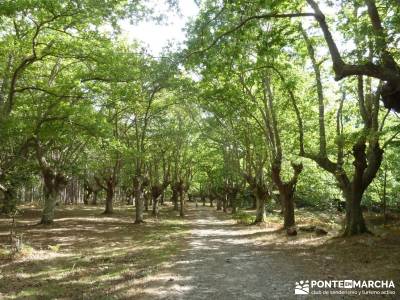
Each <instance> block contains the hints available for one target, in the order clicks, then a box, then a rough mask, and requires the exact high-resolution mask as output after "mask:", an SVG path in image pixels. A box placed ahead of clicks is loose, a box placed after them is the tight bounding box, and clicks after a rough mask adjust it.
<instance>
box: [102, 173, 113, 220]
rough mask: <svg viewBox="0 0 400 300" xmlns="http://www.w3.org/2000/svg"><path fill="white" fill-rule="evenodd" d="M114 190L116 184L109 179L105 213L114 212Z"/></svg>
mask: <svg viewBox="0 0 400 300" xmlns="http://www.w3.org/2000/svg"><path fill="white" fill-rule="evenodd" d="M114 191H115V186H114V184H113V183H112V181H111V180H109V181H107V190H106V209H105V210H104V212H103V214H105V215H111V214H112V213H113V212H114V208H113V199H114Z"/></svg>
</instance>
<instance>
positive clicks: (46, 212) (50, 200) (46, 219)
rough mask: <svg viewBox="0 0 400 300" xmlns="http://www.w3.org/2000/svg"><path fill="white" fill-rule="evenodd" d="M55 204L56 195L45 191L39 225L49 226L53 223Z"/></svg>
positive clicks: (52, 191) (51, 191)
mask: <svg viewBox="0 0 400 300" xmlns="http://www.w3.org/2000/svg"><path fill="white" fill-rule="evenodd" d="M56 203H57V193H56V191H54V190H50V191H49V190H47V191H45V193H44V208H43V213H42V219H41V221H40V224H44V225H49V224H52V223H53V222H54V211H55V208H56Z"/></svg>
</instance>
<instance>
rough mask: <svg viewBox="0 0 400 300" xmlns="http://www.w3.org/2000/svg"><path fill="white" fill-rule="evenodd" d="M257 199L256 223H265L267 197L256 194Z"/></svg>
mask: <svg viewBox="0 0 400 300" xmlns="http://www.w3.org/2000/svg"><path fill="white" fill-rule="evenodd" d="M255 199H256V219H255V220H254V223H264V222H265V221H266V218H267V215H266V213H265V200H266V199H265V197H259V196H257V195H255Z"/></svg>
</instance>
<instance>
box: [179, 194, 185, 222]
mask: <svg viewBox="0 0 400 300" xmlns="http://www.w3.org/2000/svg"><path fill="white" fill-rule="evenodd" d="M179 202H180V207H179V216H181V217H184V216H185V193H184V192H183V190H181V191H179Z"/></svg>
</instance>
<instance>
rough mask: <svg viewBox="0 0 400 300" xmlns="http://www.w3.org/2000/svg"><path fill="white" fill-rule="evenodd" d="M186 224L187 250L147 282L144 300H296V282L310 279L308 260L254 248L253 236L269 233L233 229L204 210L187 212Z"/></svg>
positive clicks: (220, 215)
mask: <svg viewBox="0 0 400 300" xmlns="http://www.w3.org/2000/svg"><path fill="white" fill-rule="evenodd" d="M188 222H189V224H190V226H191V228H192V230H191V235H190V237H189V238H188V243H189V246H188V248H187V250H185V251H183V253H181V254H180V255H179V256H178V258H177V260H176V261H175V262H174V263H172V264H171V265H170V266H168V267H166V268H165V269H164V270H162V272H161V273H159V274H157V275H155V276H154V277H149V278H148V281H147V283H146V285H145V286H144V287H143V290H144V294H142V299H219V300H224V299H227V300H228V299H229V300H231V299H292V298H293V299H296V297H295V296H294V284H295V281H296V280H302V279H305V278H309V276H310V275H311V276H312V274H306V273H305V272H304V268H303V263H305V264H306V263H307V262H306V261H304V262H297V263H296V264H293V263H292V262H293V261H294V259H292V258H291V257H287V254H286V255H285V254H284V255H282V253H281V252H280V251H279V249H270V250H268V249H265V246H261V245H257V243H256V242H255V241H254V236H257V235H259V234H268V230H267V229H261V228H259V227H257V226H255V227H254V226H251V227H250V226H242V225H236V224H235V223H234V222H233V221H232V220H230V219H229V218H228V217H227V216H226V215H225V214H223V213H221V212H217V211H215V209H211V208H208V207H199V208H198V209H196V210H194V209H190V210H189V212H188ZM266 231H267V232H266ZM271 233H272V231H271Z"/></svg>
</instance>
